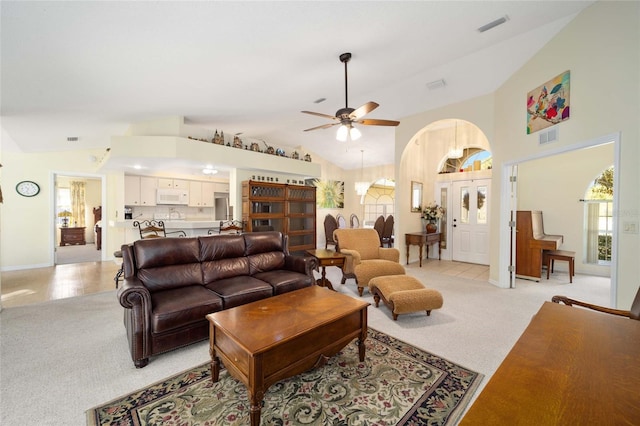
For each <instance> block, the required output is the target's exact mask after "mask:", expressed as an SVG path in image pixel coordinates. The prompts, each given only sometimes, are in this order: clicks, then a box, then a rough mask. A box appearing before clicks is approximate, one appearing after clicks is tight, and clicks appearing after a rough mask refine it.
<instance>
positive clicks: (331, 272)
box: [0, 260, 609, 426]
mask: <svg viewBox="0 0 640 426" xmlns="http://www.w3.org/2000/svg"><path fill="white" fill-rule="evenodd" d="M433 262H437V261H431V260H430V261H429V265H434V266H433V267H427V266H425V267H423V268H419V267H418V265H417V264H412V265H410V266H409V267H408V268H407V273H408V274H411V275H413V276H415V277H417V278H418V279H420V280H421V281H423V282H424V283H425V284H426V285H428V286H430V287H433V288H437V289H438V290H439V291H441V292H442V294H443V296H444V306H443V307H442V309H439V310H435V311H433V312H432V313H431V316H430V317H427V316H426V315H425V314H424V313H414V314H407V315H400V317H399V318H398V321H393V320H392V318H391V313H390V312H389V310H388V309H387V308H386V307H384V306H382V307H380V308H375V307H374V306H371V307H370V308H369V325H370V326H371V327H372V328H374V329H376V330H379V331H381V332H383V333H386V334H389V335H391V336H393V337H396V338H398V339H400V340H403V341H406V342H407V343H410V344H412V345H414V346H417V347H419V348H421V349H424V350H426V351H429V352H432V353H435V354H437V355H439V356H441V357H443V358H446V359H449V360H450V361H452V362H455V363H457V364H460V365H463V366H465V367H467V368H469V369H471V370H474V371H477V372H479V373H481V374H484V375H485V376H486V378H485V381H483V383H482V384H481V386H484V384H485V383H486V381H487V379H488V378H489V377H490V376H491V375H492V374H493V372H494V371H495V370H496V368H497V367H498V366H499V364H500V362H501V361H502V359H504V357H505V356H506V354H507V353H508V352H509V350H510V349H511V347H512V346H513V344H514V343H515V342H516V340H517V339H518V337H519V336H520V334H522V332H523V331H524V329H525V328H526V326H527V324H528V323H529V321H530V319H531V317H532V315H534V314H535V313H536V312H537V310H538V309H539V307H540V305H541V304H542V303H543V302H544V301H549V300H550V299H551V296H553V295H554V294H565V295H568V296H570V297H573V298H577V299H583V300H589V301H590V302H592V303H596V304H602V305H608V303H609V279H608V278H598V277H587V276H583V275H577V276H576V277H575V278H574V282H573V284H568V280H566V281H563V278H566V276H564V277H563V275H562V274H555V275H554V276H553V277H552V279H551V280H549V281H547V280H543V281H541V282H540V283H535V282H527V281H520V280H519V281H518V285H517V288H516V289H499V288H497V287H494V286H493V285H491V284H489V283H487V282H486V281H478V280H472V279H469V278H463V277H462V276H463V275H464V273H465V271H471V270H472V269H473V265H466V264H456V263H453V262H445V261H443V262H438V263H433ZM462 269H465V270H462ZM327 274H328V276H329V278H330V279H331V281H332V282H333V283H334V286H335V288H336V289H337V290H338V291H340V292H342V293H345V294H349V295H352V296H354V297H357V292H356V286H355V284H353V282H352V280H349V281H348V283H347V284H346V285H340V284H339V282H340V271H339V270H338V269H337V268H331V267H330V268H327ZM470 276H471V275H470ZM363 298H364V300H368V301H370V302H372V303H373V298H372V297H371V296H370V295H369V293H368V291H366V290H365V295H364V297H363ZM0 344H1V347H0V378H1V381H0V424H2V425H21V426H22V425H82V424H85V415H84V412H85V411H86V410H87V409H89V408H90V407H94V406H96V405H98V404H100V403H103V402H104V401H109V400H111V399H113V398H115V397H117V396H119V395H123V394H126V393H129V392H131V391H134V390H136V389H139V388H142V387H144V386H147V385H148V384H150V383H154V382H157V381H159V380H162V379H164V378H167V377H169V376H171V375H173V374H175V373H177V372H180V371H184V370H185V369H187V368H191V367H195V366H197V365H200V364H202V363H204V362H206V361H207V360H208V359H209V351H208V343H207V342H206V341H203V342H200V343H197V344H194V345H191V346H188V347H186V348H182V349H179V350H175V351H172V352H170V353H167V354H164V355H161V356H157V357H154V358H152V359H151V362H150V363H149V365H148V366H147V367H145V368H143V369H136V368H135V367H134V366H133V363H132V361H131V358H130V356H129V351H128V349H127V339H126V335H125V330H124V326H123V324H122V308H121V307H120V305H119V303H118V301H117V300H116V296H115V291H110V292H107V293H100V294H95V295H89V296H82V297H76V298H70V299H62V300H57V301H53V302H48V303H41V304H35V305H28V306H23V307H15V308H5V309H3V310H2V311H1V312H0Z"/></svg>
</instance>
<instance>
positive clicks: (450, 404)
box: [87, 328, 483, 426]
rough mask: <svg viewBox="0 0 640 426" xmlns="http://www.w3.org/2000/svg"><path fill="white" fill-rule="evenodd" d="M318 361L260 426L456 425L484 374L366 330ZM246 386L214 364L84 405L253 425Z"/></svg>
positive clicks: (103, 413)
mask: <svg viewBox="0 0 640 426" xmlns="http://www.w3.org/2000/svg"><path fill="white" fill-rule="evenodd" d="M365 343H366V348H367V350H366V359H365V361H364V362H359V360H358V347H357V345H356V342H355V341H353V342H351V343H350V344H349V345H347V346H346V347H345V348H344V349H343V350H342V351H340V352H339V353H338V354H336V355H335V356H333V357H332V358H331V359H330V360H329V362H328V363H327V364H326V365H325V366H323V367H319V368H315V369H312V370H309V371H307V372H305V373H303V374H300V375H298V376H295V377H292V378H289V379H285V380H282V381H280V382H278V383H276V384H274V385H272V386H271V387H270V388H269V389H268V390H267V391H266V392H265V396H264V401H263V407H262V412H261V423H260V424H261V425H265V426H275V425H278V426H282V425H322V426H324V425H334V426H338V425H369V426H374V425H380V426H381V425H434V426H435V425H452V424H455V422H456V421H457V420H458V419H459V417H460V415H461V414H462V412H463V411H464V409H465V407H466V406H467V404H468V403H469V400H470V398H471V397H472V395H473V393H474V392H475V391H476V389H477V387H478V385H479V384H480V381H481V380H482V377H483V376H482V374H479V373H476V372H474V371H471V370H469V369H467V368H464V367H462V366H460V365H457V364H455V363H453V362H451V361H448V360H446V359H443V358H441V357H439V356H437V355H434V354H432V353H429V352H426V351H423V350H421V349H418V348H416V347H414V346H412V345H409V344H407V343H405V342H402V341H400V340H398V339H395V338H393V337H391V336H388V335H386V334H384V333H381V332H379V331H376V330H373V329H371V328H370V329H369V332H368V337H367V340H366V341H365ZM249 423H250V422H249V403H248V394H247V389H246V387H245V386H244V384H242V383H241V382H239V381H238V380H236V379H234V378H233V377H231V376H230V375H229V374H228V372H227V370H226V369H221V371H220V377H219V380H218V382H216V383H212V382H211V374H210V370H209V363H206V364H203V365H200V366H198V367H195V368H192V369H190V370H187V371H184V372H182V373H179V374H177V375H175V376H173V377H170V378H168V379H166V380H163V381H161V382H158V383H155V384H153V385H151V386H148V387H146V388H144V389H140V390H138V391H136V392H133V393H131V394H129V395H126V396H123V397H120V398H117V399H114V400H113V401H111V402H108V403H105V404H102V405H100V406H97V407H94V408H92V409H90V410H88V411H87V424H88V425H132V426H137V425H201V426H207V425H248V424H249Z"/></svg>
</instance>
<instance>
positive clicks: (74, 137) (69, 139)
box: [67, 136, 78, 142]
mask: <svg viewBox="0 0 640 426" xmlns="http://www.w3.org/2000/svg"><path fill="white" fill-rule="evenodd" d="M67 142H78V137H77V136H69V137H68V138H67Z"/></svg>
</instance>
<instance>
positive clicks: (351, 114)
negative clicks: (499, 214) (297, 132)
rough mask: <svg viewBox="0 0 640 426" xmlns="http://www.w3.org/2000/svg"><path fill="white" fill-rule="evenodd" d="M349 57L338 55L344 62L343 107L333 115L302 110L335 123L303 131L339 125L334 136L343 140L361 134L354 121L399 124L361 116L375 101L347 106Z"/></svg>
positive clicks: (371, 107) (373, 107) (385, 124)
mask: <svg viewBox="0 0 640 426" xmlns="http://www.w3.org/2000/svg"><path fill="white" fill-rule="evenodd" d="M350 59H351V53H343V54H341V55H340V62H342V63H343V64H344V98H345V101H344V108H340V109H339V110H338V111H337V112H336V114H335V116H334V115H328V114H322V113H319V112H313V111H302V112H303V113H305V114H311V115H317V116H318V117H324V118H329V119H331V120H334V121H335V123H328V124H323V125H322V126H316V127H312V128H310V129H305V132H308V131H310V130H317V129H328V128H329V127H332V126H337V125H340V127H339V128H338V133H337V135H336V138H337V139H338V140H339V141H341V142H344V141H346V140H347V139H348V138H350V139H351V140H356V139H358V138H359V137H360V136H361V133H360V131H359V130H358V129H357V128H355V127H354V126H353V124H354V123H358V124H364V125H366V126H397V125H398V124H400V122H399V121H393V120H379V119H376V118H362V117H364V116H365V115H367V114H369V113H370V112H371V111H373V110H374V109H376V108H378V106H379V105H378V104H377V103H375V102H367V103H366V104H364V105H362V106H360V107H358V108H356V109H353V108H349V90H348V85H347V63H348V62H349V60H350Z"/></svg>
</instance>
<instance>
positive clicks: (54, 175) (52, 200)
mask: <svg viewBox="0 0 640 426" xmlns="http://www.w3.org/2000/svg"><path fill="white" fill-rule="evenodd" d="M58 176H70V177H78V178H87V179H97V180H100V199H101V205H102V220H103V224H106V223H107V222H106V221H105V215H106V212H107V211H108V208H107V207H108V206H107V180H106V178H105V175H102V174H97V173H80V172H64V171H57V170H54V171H52V172H51V174H50V178H49V185H50V188H53V190H52V191H51V192H50V194H49V206H51V210H50V211H51V214H50V216H49V230H50V234H49V238H50V241H51V245H50V252H49V259H51V260H50V262H49V266H55V265H56V248H57V244H56V236H57V235H56V233H57V229H58V228H57V227H56V225H57V223H58V218H57V216H56V192H57V191H56V180H57V179H58ZM92 226H93V225H92ZM107 228H108V226H102V250H100V252H101V253H100V260H101V261H102V262H104V261H106V260H107V254H106V253H107V250H106V247H107V237H108V232H107Z"/></svg>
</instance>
